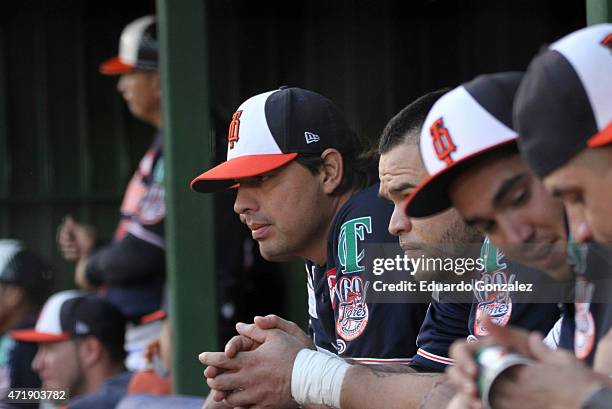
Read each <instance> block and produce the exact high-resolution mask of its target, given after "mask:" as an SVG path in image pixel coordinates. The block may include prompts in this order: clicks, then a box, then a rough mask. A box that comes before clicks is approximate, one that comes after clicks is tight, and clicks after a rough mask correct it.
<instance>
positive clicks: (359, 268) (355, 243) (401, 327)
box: [307, 184, 427, 364]
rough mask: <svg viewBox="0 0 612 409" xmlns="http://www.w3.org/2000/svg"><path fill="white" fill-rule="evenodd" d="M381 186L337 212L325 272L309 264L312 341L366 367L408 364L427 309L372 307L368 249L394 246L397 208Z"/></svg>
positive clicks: (360, 194) (415, 306)
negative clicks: (381, 194) (380, 191)
mask: <svg viewBox="0 0 612 409" xmlns="http://www.w3.org/2000/svg"><path fill="white" fill-rule="evenodd" d="M378 187H379V185H378V184H375V185H373V186H370V187H368V188H366V189H364V190H362V191H360V192H358V193H355V194H354V195H353V196H352V197H351V198H350V199H349V200H348V201H347V202H346V203H345V204H344V205H343V206H342V207H341V208H340V210H339V211H338V213H337V214H336V216H335V218H334V220H333V222H332V226H331V228H330V231H329V236H328V240H327V262H326V266H325V267H322V266H314V265H312V263H307V269H308V272H309V312H310V318H311V319H310V330H311V335H312V337H313V339H314V341H315V343H316V345H317V346H318V347H320V348H324V349H326V350H328V351H331V352H334V353H336V354H338V355H339V356H341V357H343V358H351V360H353V361H354V362H359V363H364V364H381V363H400V364H409V363H411V362H412V356H413V355H414V354H415V352H416V336H417V334H418V331H419V328H420V327H421V324H422V322H423V319H424V317H425V314H426V311H427V304H423V303H420V304H419V303H410V304H408V303H404V304H399V303H395V304H382V303H369V302H367V292H368V285H369V284H368V282H366V281H365V278H364V277H365V275H366V274H367V271H366V269H367V268H368V266H366V265H365V263H364V262H363V261H364V259H365V253H364V252H365V251H366V249H365V246H366V245H367V244H368V243H376V244H381V243H392V244H395V245H397V246H399V243H398V239H397V237H393V236H392V235H390V234H389V232H388V224H389V220H390V219H391V214H392V213H393V206H392V205H391V204H390V203H388V202H387V201H384V200H383V199H381V198H379V197H378Z"/></svg>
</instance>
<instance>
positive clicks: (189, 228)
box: [157, 0, 218, 395]
mask: <svg viewBox="0 0 612 409" xmlns="http://www.w3.org/2000/svg"><path fill="white" fill-rule="evenodd" d="M157 16H158V24H159V25H158V30H159V38H160V46H161V56H160V72H161V78H162V90H163V101H164V107H163V115H164V116H163V121H164V122H163V123H164V126H163V129H164V158H165V159H164V160H165V168H166V195H167V198H166V203H167V205H168V208H167V216H166V243H167V247H166V257H167V265H168V282H169V285H170V290H171V303H170V313H171V317H172V326H173V337H172V341H173V361H174V365H173V367H174V368H173V378H174V386H175V391H176V393H179V394H190V395H202V394H203V393H205V392H206V391H207V389H206V386H205V385H206V384H205V382H204V379H203V377H202V369H203V368H202V365H201V364H200V363H199V362H198V360H197V355H198V353H199V352H202V351H211V350H218V346H217V309H216V301H215V274H214V265H215V264H214V259H213V258H214V239H213V222H214V218H213V217H214V216H213V202H212V196H210V195H200V194H196V193H193V192H191V191H190V190H189V187H188V184H189V181H190V180H191V179H192V178H193V177H194V176H196V174H197V173H198V172H201V171H202V170H203V169H205V168H206V167H207V166H209V164H210V163H211V156H212V154H211V153H212V149H211V146H210V145H211V138H210V131H209V130H210V126H209V104H208V98H209V92H208V71H207V54H206V24H205V22H206V19H205V11H204V4H203V2H202V1H201V0H184V1H171V0H158V1H157Z"/></svg>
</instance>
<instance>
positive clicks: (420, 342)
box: [413, 300, 472, 372]
mask: <svg viewBox="0 0 612 409" xmlns="http://www.w3.org/2000/svg"><path fill="white" fill-rule="evenodd" d="M441 301H442V302H438V301H433V302H432V303H431V304H430V306H429V309H428V310H427V316H426V317H425V322H423V326H422V327H421V331H420V332H419V336H418V338H417V347H418V350H417V353H416V355H415V356H414V361H413V365H414V366H418V367H419V368H421V369H422V370H427V371H432V372H443V371H444V368H446V366H447V365H449V364H452V359H450V358H449V357H448V349H449V348H450V346H451V344H452V343H453V342H455V341H456V340H458V339H467V337H468V336H469V335H470V331H469V329H468V321H469V318H470V311H471V308H472V304H465V303H462V304H461V303H452V302H443V300H441Z"/></svg>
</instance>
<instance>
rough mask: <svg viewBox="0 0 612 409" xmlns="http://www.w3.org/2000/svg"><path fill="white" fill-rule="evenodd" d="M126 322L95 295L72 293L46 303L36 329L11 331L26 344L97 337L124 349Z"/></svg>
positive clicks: (60, 293)
mask: <svg viewBox="0 0 612 409" xmlns="http://www.w3.org/2000/svg"><path fill="white" fill-rule="evenodd" d="M125 324H126V322H125V318H124V317H123V315H122V314H121V313H120V312H119V310H117V308H115V307H114V306H113V305H112V304H110V303H109V302H107V301H104V300H103V299H101V298H98V297H97V296H95V295H93V294H87V293H84V292H82V291H77V290H70V291H62V292H59V293H56V294H54V295H52V296H51V297H49V299H48V300H47V302H46V303H45V305H44V307H43V309H42V311H41V313H40V316H39V317H38V320H37V321H36V326H35V327H34V328H32V329H21V330H15V331H11V332H10V335H11V337H13V338H14V339H16V340H18V341H24V342H37V343H44V342H57V341H66V340H69V339H72V338H77V337H85V336H90V335H91V336H94V337H96V338H98V339H99V340H100V342H102V343H103V344H105V345H123V342H124V335H125Z"/></svg>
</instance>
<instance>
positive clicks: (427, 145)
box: [406, 72, 522, 217]
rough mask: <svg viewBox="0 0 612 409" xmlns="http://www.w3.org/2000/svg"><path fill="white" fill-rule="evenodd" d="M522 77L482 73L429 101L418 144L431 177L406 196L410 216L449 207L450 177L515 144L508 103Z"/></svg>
mask: <svg viewBox="0 0 612 409" xmlns="http://www.w3.org/2000/svg"><path fill="white" fill-rule="evenodd" d="M521 78H522V73H519V72H505V73H498V74H487V75H481V76H478V77H476V78H475V79H473V80H472V81H470V82H467V83H465V84H463V85H460V86H459V87H457V88H455V89H453V90H452V91H449V92H448V93H446V94H445V95H443V96H442V97H441V98H440V99H439V100H438V101H437V102H436V103H435V104H434V105H433V107H432V108H431V110H430V111H429V113H428V114H427V117H426V118H425V122H424V123H423V128H422V129H421V141H420V146H419V147H420V151H421V158H422V159H423V164H424V165H425V168H426V169H427V172H428V173H429V174H430V175H431V176H430V177H429V178H427V179H426V180H425V181H424V182H423V183H421V184H420V185H419V186H418V187H417V189H416V190H415V191H414V193H413V194H412V195H410V197H409V198H408V201H407V204H406V213H407V214H408V215H410V216H411V217H426V216H430V215H433V214H436V213H439V212H441V211H444V210H446V209H448V208H450V207H452V203H451V200H450V197H449V195H448V191H449V187H450V184H451V183H452V181H453V180H454V178H455V177H457V175H458V174H459V173H461V171H463V170H465V169H466V168H467V167H468V166H469V165H470V164H471V163H473V159H475V158H478V157H479V156H481V155H483V154H485V153H488V152H490V151H492V150H494V149H497V148H500V147H502V146H506V145H508V144H514V143H516V138H517V135H516V131H514V130H513V129H512V101H513V99H514V94H515V92H516V90H517V88H518V86H519V83H520V81H521Z"/></svg>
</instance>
